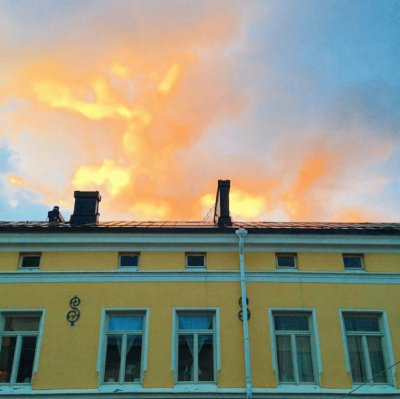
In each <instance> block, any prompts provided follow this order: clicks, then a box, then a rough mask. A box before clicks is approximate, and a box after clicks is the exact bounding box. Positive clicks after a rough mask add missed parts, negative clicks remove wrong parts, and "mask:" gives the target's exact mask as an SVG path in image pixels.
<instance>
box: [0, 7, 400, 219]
mask: <svg viewBox="0 0 400 399" xmlns="http://www.w3.org/2000/svg"><path fill="white" fill-rule="evenodd" d="M391 15H392V14H391V2H390V1H389V2H384V3H382V4H380V3H368V5H363V2H361V1H354V2H350V3H346V4H341V3H340V4H339V3H335V2H332V3H329V4H328V3H323V2H322V3H310V2H307V1H305V2H303V1H299V2H296V3H293V2H289V1H282V2H272V1H271V2H254V3H251V4H245V3H244V2H243V3H242V2H236V1H226V2H225V1H220V2H213V1H198V2H179V7H177V4H176V3H175V2H174V1H170V2H161V1H160V2H159V1H151V2H129V1H123V0H118V1H114V2H110V1H105V0H99V1H96V2H83V3H79V4H76V3H74V2H70V1H64V0H62V1H59V2H50V1H43V2H40V3H35V4H33V3H30V2H28V1H19V2H13V1H9V0H5V1H4V2H1V3H0V26H1V28H0V56H1V59H2V63H1V64H0V185H1V194H0V219H1V220H7V219H13V220H17V219H23V220H27V219H31V220H32V219H35V220H43V219H45V217H46V215H47V210H49V209H51V207H52V206H53V205H56V204H58V205H62V207H63V208H64V210H62V212H63V213H64V215H65V216H66V218H68V216H67V215H68V213H70V212H71V210H72V206H73V191H74V190H98V191H100V192H101V195H102V202H101V205H100V212H101V219H102V220H113V219H126V220H148V219H155V220H157V219H161V220H202V219H203V218H204V217H205V216H206V214H207V212H208V211H209V209H210V208H211V207H212V206H213V203H214V200H215V192H216V184H217V179H219V178H220V179H230V180H231V181H232V189H231V212H232V216H233V217H234V219H236V220H255V219H257V220H296V221H300V220H302V221H310V220H314V221H317V220H318V221H329V220H331V221H340V220H342V221H377V220H381V221H399V220H400V216H399V215H400V212H399V211H398V202H399V199H400V181H399V177H398V173H397V170H398V169H399V167H400V109H399V108H400V107H399V104H400V94H399V93H400V77H399V74H398V73H396V72H395V71H397V72H398V71H399V70H400V61H399V59H398V57H397V55H396V54H395V52H394V50H393V48H394V47H393V46H394V43H395V39H394V38H396V37H399V36H400V28H399V26H398V25H395V24H393V23H390V21H391ZM354 18H358V19H359V23H356V24H354V23H353V22H351V21H353V20H354ZM343 21H344V22H343ZM346 21H347V22H346ZM350 22H351V23H350ZM345 27H346V28H345ZM382 43H385V45H383V44H382Z"/></svg>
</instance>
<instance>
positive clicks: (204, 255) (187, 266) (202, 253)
mask: <svg viewBox="0 0 400 399" xmlns="http://www.w3.org/2000/svg"><path fill="white" fill-rule="evenodd" d="M192 255H194V256H202V257H203V259H204V264H203V266H189V262H188V258H189V256H192ZM206 262H207V256H206V252H186V253H185V268H186V269H187V270H202V269H206V268H207V263H206Z"/></svg>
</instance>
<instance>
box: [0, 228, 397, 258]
mask: <svg viewBox="0 0 400 399" xmlns="http://www.w3.org/2000/svg"><path fill="white" fill-rule="evenodd" d="M237 246H238V240H237V237H236V236H235V235H233V234H133V233H124V234H118V233H101V234H88V233H73V234H71V233H64V234H45V233H15V234H0V251H20V250H23V251H30V250H32V251H34V250H39V249H40V250H41V251H123V250H126V249H129V250H137V251H141V250H148V251H182V250H183V251H188V250H195V249H200V248H201V249H202V250H205V251H228V252H229V251H237ZM245 250H246V251H250V252H274V251H292V252H301V251H303V252H305V251H310V252H392V253H400V236H390V235H389V236H384V235H382V236H381V235H378V236H375V235H374V236H370V235H325V234H324V235H316V234H315V235H311V234H262V235H261V234H249V235H248V236H247V238H246V241H245Z"/></svg>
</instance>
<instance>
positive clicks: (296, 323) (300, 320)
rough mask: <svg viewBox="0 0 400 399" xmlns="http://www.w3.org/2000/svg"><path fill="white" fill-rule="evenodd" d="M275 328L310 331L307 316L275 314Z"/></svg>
mask: <svg viewBox="0 0 400 399" xmlns="http://www.w3.org/2000/svg"><path fill="white" fill-rule="evenodd" d="M274 319H275V330H278V331H279V330H280V331H282V330H285V331H308V330H309V328H308V317H307V316H275V318H274Z"/></svg>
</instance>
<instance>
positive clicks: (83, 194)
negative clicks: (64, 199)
mask: <svg viewBox="0 0 400 399" xmlns="http://www.w3.org/2000/svg"><path fill="white" fill-rule="evenodd" d="M74 198H96V199H97V200H98V201H101V195H100V192H99V191H74Z"/></svg>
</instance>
